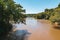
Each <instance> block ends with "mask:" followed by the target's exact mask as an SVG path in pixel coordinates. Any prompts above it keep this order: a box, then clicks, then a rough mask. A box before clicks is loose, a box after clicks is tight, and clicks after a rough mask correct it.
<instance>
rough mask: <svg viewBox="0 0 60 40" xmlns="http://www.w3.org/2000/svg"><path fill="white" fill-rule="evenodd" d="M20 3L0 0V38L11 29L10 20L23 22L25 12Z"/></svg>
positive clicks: (11, 0)
mask: <svg viewBox="0 0 60 40" xmlns="http://www.w3.org/2000/svg"><path fill="white" fill-rule="evenodd" d="M22 8H23V7H22V6H21V5H20V4H16V3H15V2H14V1H13V0H0V40H3V39H4V38H5V37H6V36H7V34H8V33H9V32H10V31H11V30H12V27H13V26H12V24H11V23H10V21H14V23H16V22H23V21H24V17H25V15H23V14H22V13H24V12H25V10H24V9H22Z"/></svg>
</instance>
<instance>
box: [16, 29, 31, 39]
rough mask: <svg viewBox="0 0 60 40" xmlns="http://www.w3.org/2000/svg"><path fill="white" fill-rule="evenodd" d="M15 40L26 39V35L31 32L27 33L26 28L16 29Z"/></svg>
mask: <svg viewBox="0 0 60 40" xmlns="http://www.w3.org/2000/svg"><path fill="white" fill-rule="evenodd" d="M15 34H16V40H28V37H29V35H30V34H31V33H29V32H28V31H27V30H16V31H15Z"/></svg>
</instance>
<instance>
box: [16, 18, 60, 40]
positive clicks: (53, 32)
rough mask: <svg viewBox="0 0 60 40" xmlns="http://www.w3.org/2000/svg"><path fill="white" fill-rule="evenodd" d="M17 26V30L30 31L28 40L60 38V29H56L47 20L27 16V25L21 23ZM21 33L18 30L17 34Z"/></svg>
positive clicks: (58, 39) (53, 39) (59, 39)
mask: <svg viewBox="0 0 60 40" xmlns="http://www.w3.org/2000/svg"><path fill="white" fill-rule="evenodd" d="M16 26H17V28H16V30H27V31H28V32H29V33H30V35H29V36H28V38H27V39H28V40H60V30H58V29H54V28H53V27H52V25H51V24H49V23H48V22H47V21H45V20H37V19H34V18H26V25H25V24H23V23H19V24H16ZM20 34H21V33H19V32H17V35H20Z"/></svg>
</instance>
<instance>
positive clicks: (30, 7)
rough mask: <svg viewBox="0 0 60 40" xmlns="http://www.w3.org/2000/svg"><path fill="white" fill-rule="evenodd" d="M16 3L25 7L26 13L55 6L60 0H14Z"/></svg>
mask: <svg viewBox="0 0 60 40" xmlns="http://www.w3.org/2000/svg"><path fill="white" fill-rule="evenodd" d="M14 1H15V2H16V3H17V4H20V5H22V6H23V8H24V9H26V13H27V14H28V13H39V12H43V11H44V9H46V8H48V9H50V8H55V7H57V6H58V4H59V3H60V0H14Z"/></svg>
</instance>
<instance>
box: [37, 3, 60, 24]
mask: <svg viewBox="0 0 60 40" xmlns="http://www.w3.org/2000/svg"><path fill="white" fill-rule="evenodd" d="M37 18H39V19H47V20H50V21H51V22H53V23H55V22H58V23H60V4H59V5H58V7H56V8H52V9H45V11H44V12H42V13H39V14H38V16H37Z"/></svg>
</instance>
